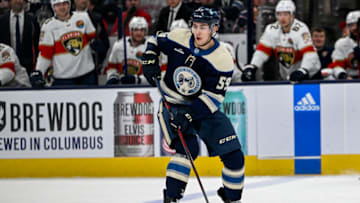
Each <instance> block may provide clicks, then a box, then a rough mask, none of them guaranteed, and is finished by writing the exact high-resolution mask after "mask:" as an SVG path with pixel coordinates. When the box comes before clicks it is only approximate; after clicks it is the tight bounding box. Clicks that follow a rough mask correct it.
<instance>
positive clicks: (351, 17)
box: [346, 11, 360, 25]
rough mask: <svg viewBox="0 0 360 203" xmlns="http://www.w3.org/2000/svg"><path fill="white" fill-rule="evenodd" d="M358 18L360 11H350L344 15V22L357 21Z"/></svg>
mask: <svg viewBox="0 0 360 203" xmlns="http://www.w3.org/2000/svg"><path fill="white" fill-rule="evenodd" d="M359 18H360V11H351V12H349V13H348V14H347V16H346V24H347V25H349V24H353V23H357V22H358V19H359Z"/></svg>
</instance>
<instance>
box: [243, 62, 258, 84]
mask: <svg viewBox="0 0 360 203" xmlns="http://www.w3.org/2000/svg"><path fill="white" fill-rule="evenodd" d="M255 76H256V66H255V65H252V64H248V65H245V66H244V70H243V73H242V75H241V80H242V81H255Z"/></svg>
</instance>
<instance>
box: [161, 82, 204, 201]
mask: <svg viewBox="0 0 360 203" xmlns="http://www.w3.org/2000/svg"><path fill="white" fill-rule="evenodd" d="M154 81H155V83H156V86H157V88H158V90H159V92H160V94H161V100H162V101H163V103H164V104H165V106H166V109H167V110H168V112H169V114H170V119H173V118H174V115H173V113H172V112H171V108H170V105H169V104H168V103H167V102H166V100H165V93H164V90H163V89H162V88H161V86H160V81H159V80H158V79H156V78H154ZM177 132H178V135H179V137H180V142H181V144H182V146H183V147H184V150H185V153H186V157H187V158H188V159H189V161H190V164H191V167H192V169H193V171H194V173H195V176H196V179H197V181H198V183H199V185H200V189H201V192H202V194H203V196H204V198H205V201H206V203H209V200H208V198H207V195H206V193H205V190H204V187H203V184H202V183H201V180H200V176H199V174H198V172H197V170H196V168H195V164H194V159H193V158H192V156H191V154H190V151H189V148H188V146H187V144H186V142H185V139H184V136H183V134H182V132H181V131H180V129H178V131H177Z"/></svg>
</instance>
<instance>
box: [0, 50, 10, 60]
mask: <svg viewBox="0 0 360 203" xmlns="http://www.w3.org/2000/svg"><path fill="white" fill-rule="evenodd" d="M1 59H2V61H3V63H6V62H9V61H11V56H10V53H9V52H8V51H4V52H3V53H2V54H1Z"/></svg>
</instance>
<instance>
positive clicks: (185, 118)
mask: <svg viewBox="0 0 360 203" xmlns="http://www.w3.org/2000/svg"><path fill="white" fill-rule="evenodd" d="M192 121H193V119H192V116H191V114H190V109H188V108H184V109H179V110H178V112H177V113H176V115H175V117H174V118H173V119H170V127H171V130H172V131H174V132H177V131H178V130H180V131H181V132H182V133H185V132H186V131H187V130H188V128H189V127H190V126H191V122H192Z"/></svg>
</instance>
